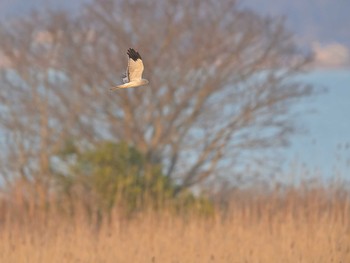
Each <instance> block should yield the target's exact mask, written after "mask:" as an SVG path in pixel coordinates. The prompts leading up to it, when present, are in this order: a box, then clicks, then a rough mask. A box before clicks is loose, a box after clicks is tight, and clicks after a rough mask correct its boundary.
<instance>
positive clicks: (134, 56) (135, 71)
mask: <svg viewBox="0 0 350 263" xmlns="http://www.w3.org/2000/svg"><path fill="white" fill-rule="evenodd" d="M127 54H128V56H129V60H128V67H127V69H126V73H125V74H124V75H123V77H122V80H123V82H124V84H122V85H118V86H115V87H113V88H111V90H116V89H125V88H134V87H139V86H144V85H147V84H148V83H149V81H148V80H147V79H143V78H142V73H143V69H144V67H143V62H142V58H141V56H140V54H139V52H137V51H135V50H134V49H133V48H129V49H128V52H127Z"/></svg>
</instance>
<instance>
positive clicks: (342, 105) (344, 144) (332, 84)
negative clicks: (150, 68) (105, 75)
mask: <svg viewBox="0 0 350 263" xmlns="http://www.w3.org/2000/svg"><path fill="white" fill-rule="evenodd" d="M89 1H90V0H77V1H71V0H61V1H53V0H49V1H45V0H26V1H24V0H0V17H1V18H2V20H3V19H9V18H14V17H17V16H21V15H23V14H25V13H28V12H30V11H31V10H33V9H35V8H40V7H53V8H60V9H67V10H70V11H75V12H76V11H78V10H79V4H80V3H83V2H89ZM241 5H242V6H246V7H249V8H252V9H253V10H255V11H257V12H259V13H261V14H263V15H273V16H275V15H284V16H285V17H286V23H287V25H288V27H289V28H290V30H291V31H292V32H293V33H294V34H295V39H296V41H297V42H298V43H299V44H300V45H302V46H306V47H308V48H309V49H311V50H312V51H313V52H314V53H315V57H316V64H315V69H314V70H313V71H312V72H311V73H310V74H308V75H307V76H304V77H303V78H304V80H305V81H307V82H310V83H312V84H314V85H317V86H324V87H327V88H328V92H326V93H324V94H322V95H319V96H317V97H314V98H311V99H310V100H305V101H304V102H302V103H301V104H300V105H298V108H299V109H306V110H314V113H306V114H304V115H303V116H301V117H300V122H299V123H300V126H301V127H303V128H304V129H306V130H308V133H306V134H303V135H297V136H295V137H294V138H293V140H292V145H291V147H290V148H288V149H286V150H285V151H284V153H285V158H284V160H285V164H288V163H292V162H294V161H296V162H298V163H300V164H301V163H305V164H306V165H307V166H308V167H309V168H310V169H317V170H319V171H320V174H321V176H323V177H327V178H329V177H332V176H334V175H335V174H336V172H335V170H336V169H338V170H339V173H340V174H341V176H342V177H346V178H348V179H349V178H350V173H349V172H348V171H349V168H350V117H349V116H350V16H349V10H350V1H349V0H309V1H304V0H293V1H289V0H268V1H267V0H245V1H241Z"/></svg>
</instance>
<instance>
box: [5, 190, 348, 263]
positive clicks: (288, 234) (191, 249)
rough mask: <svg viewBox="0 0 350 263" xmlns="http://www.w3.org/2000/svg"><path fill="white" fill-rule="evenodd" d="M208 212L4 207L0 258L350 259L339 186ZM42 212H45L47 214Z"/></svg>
mask: <svg viewBox="0 0 350 263" xmlns="http://www.w3.org/2000/svg"><path fill="white" fill-rule="evenodd" d="M233 200H235V201H232V202H231V203H230V204H229V207H228V208H227V210H226V212H225V213H224V212H216V213H215V214H214V215H213V216H210V217H206V218H203V217H200V216H196V215H186V216H184V215H182V216H179V215H178V216H174V215H172V214H171V213H167V212H162V213H160V212H158V213H155V212H143V213H140V214H138V215H137V216H135V217H133V218H132V219H130V220H127V219H126V218H123V217H121V216H119V215H118V211H117V210H116V211H114V212H113V214H112V215H111V217H110V219H109V220H108V221H103V222H102V223H101V225H100V226H99V227H97V226H96V224H94V223H91V222H88V220H87V219H86V216H84V213H83V212H77V213H75V216H74V218H71V219H67V218H65V217H63V216H61V215H60V214H59V213H58V212H50V213H47V214H46V216H42V215H40V213H33V214H31V215H30V214H27V213H24V212H23V215H22V216H19V215H18V213H22V212H21V211H17V214H16V213H15V212H14V208H13V207H12V208H11V209H5V208H3V209H2V210H3V214H2V215H3V216H2V221H1V225H0V227H1V228H0V262H7V263H11V262H13V263H22V262H28V263H30V262H52V263H55V262H84V263H85V262H86V263H88V262H93V263H97V262H106V263H107V262H189V263H193V262H262V263H263V262H269V263H272V262H286V263H287V262H291V263H295V262H315V263H321V262H327V263H329V262H337V263H340V262H343V263H346V262H350V203H349V199H348V198H345V197H344V195H342V194H341V193H338V194H337V193H334V194H332V195H330V196H327V195H326V194H325V193H324V191H321V190H320V191H314V192H310V193H308V194H307V195H302V194H300V193H298V192H291V193H290V194H288V195H286V196H285V197H284V198H280V197H276V195H271V196H266V197H259V198H250V199H249V198H248V199H247V198H245V199H244V200H243V199H240V198H237V197H236V198H233ZM43 218H45V219H43Z"/></svg>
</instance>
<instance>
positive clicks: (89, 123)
mask: <svg viewBox="0 0 350 263" xmlns="http://www.w3.org/2000/svg"><path fill="white" fill-rule="evenodd" d="M38 25H40V26H38ZM0 39H1V40H0V50H1V52H2V54H3V56H5V57H6V59H7V60H8V61H9V65H7V67H5V68H3V69H2V70H1V89H0V90H1V91H0V99H1V103H2V107H3V109H2V114H1V117H0V121H1V125H2V130H3V132H4V133H6V134H7V135H8V136H9V140H8V141H9V142H10V143H9V145H8V148H7V150H6V154H4V156H3V158H2V161H3V163H7V164H9V163H8V160H9V158H12V159H11V160H14V159H17V160H19V161H18V162H16V167H14V166H11V167H10V168H9V167H8V166H6V167H8V168H9V170H11V171H12V172H16V173H22V174H24V176H26V177H32V176H33V175H34V174H35V173H37V172H39V173H42V174H45V173H46V174H49V166H48V162H49V161H50V158H51V156H52V155H54V153H55V151H56V150H57V148H59V147H60V146H62V144H63V143H64V141H65V140H67V139H76V140H80V141H81V140H83V141H87V142H90V143H93V142H94V141H98V140H101V139H113V140H118V141H120V140H125V141H127V142H129V143H130V144H133V145H135V146H136V147H137V148H138V149H140V150H141V151H142V152H143V153H144V154H146V155H147V156H148V158H149V160H150V161H152V162H161V163H162V164H163V165H164V169H165V171H164V172H165V173H166V175H167V176H169V177H171V178H173V179H174V180H176V181H177V182H178V183H179V190H182V189H186V188H188V187H191V186H193V185H198V184H201V183H203V182H208V180H211V179H213V178H217V176H219V175H220V174H221V173H223V172H224V173H225V175H226V176H227V177H230V176H231V177H234V176H237V174H239V172H238V171H239V169H240V168H241V167H242V166H244V165H247V164H253V163H259V162H261V161H264V159H266V158H265V157H266V156H265V155H264V150H266V149H272V148H273V149H276V148H279V147H282V146H286V145H287V144H288V140H289V138H290V136H291V135H292V134H293V133H294V132H295V129H294V128H295V123H294V121H293V119H292V118H291V117H292V116H291V114H290V113H291V106H292V105H293V104H294V103H296V102H297V101H298V100H299V99H300V98H303V97H305V96H307V95H310V94H311V93H312V89H311V88H310V87H308V86H306V85H304V84H303V83H299V82H298V81H297V80H296V79H295V78H294V77H295V76H296V75H297V74H300V73H301V72H302V71H303V70H304V69H305V65H306V64H307V62H308V61H309V58H308V57H306V56H305V55H304V54H303V53H301V52H300V51H299V50H298V48H297V46H296V45H295V43H294V41H293V36H292V35H291V34H290V33H289V32H288V31H287V30H286V29H285V26H284V21H283V20H282V19H278V18H263V17H260V16H259V15H257V14H255V13H253V12H251V11H249V10H245V9H243V8H241V7H240V6H239V5H238V4H237V3H236V1H234V0H224V1H215V0H205V1H200V0H195V1H185V0H173V1H166V2H163V1H160V0H150V1H147V2H144V1H140V0H135V1H123V0H116V1H111V0H103V1H94V2H93V3H91V4H88V5H86V6H85V8H84V12H82V14H80V15H78V16H77V17H69V16H67V15H65V14H59V13H56V12H53V13H49V15H39V16H32V17H30V18H28V19H26V20H22V21H20V22H18V25H16V26H11V27H2V29H1V32H0ZM129 47H134V48H136V49H137V50H138V51H139V52H140V53H141V55H142V57H143V61H144V63H145V73H144V74H145V75H146V77H147V78H148V79H149V80H150V85H149V86H148V87H143V88H137V89H132V90H122V91H120V92H117V93H110V92H109V91H108V88H109V87H110V86H111V85H113V84H115V83H117V82H119V81H120V80H119V79H120V75H121V73H122V72H123V71H124V67H125V63H126V56H125V51H126V49H127V48H129ZM5 113H6V114H5ZM11 165H13V164H11ZM4 167H5V166H4Z"/></svg>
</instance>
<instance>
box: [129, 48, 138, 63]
mask: <svg viewBox="0 0 350 263" xmlns="http://www.w3.org/2000/svg"><path fill="white" fill-rule="evenodd" d="M127 54H128V56H129V58H131V59H132V60H133V61H136V60H138V59H141V60H142V58H141V56H140V54H139V52H137V51H135V49H133V48H129V49H128V52H127Z"/></svg>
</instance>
